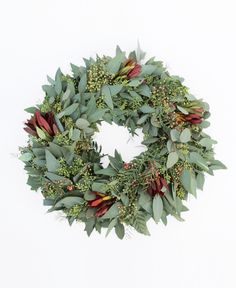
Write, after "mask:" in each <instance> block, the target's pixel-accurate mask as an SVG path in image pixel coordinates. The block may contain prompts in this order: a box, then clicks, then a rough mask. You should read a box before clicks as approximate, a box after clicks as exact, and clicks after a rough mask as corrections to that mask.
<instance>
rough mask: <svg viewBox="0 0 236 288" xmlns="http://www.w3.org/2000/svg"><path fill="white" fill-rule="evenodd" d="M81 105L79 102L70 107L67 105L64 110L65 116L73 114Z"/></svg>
mask: <svg viewBox="0 0 236 288" xmlns="http://www.w3.org/2000/svg"><path fill="white" fill-rule="evenodd" d="M78 107H79V103H73V104H72V105H70V106H69V107H67V108H66V109H65V110H63V111H62V112H63V114H64V115H63V116H68V115H71V114H72V113H73V112H75V110H76V109H77V108H78Z"/></svg>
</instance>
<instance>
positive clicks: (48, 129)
mask: <svg viewBox="0 0 236 288" xmlns="http://www.w3.org/2000/svg"><path fill="white" fill-rule="evenodd" d="M25 125H26V126H27V127H25V128H24V130H25V131H26V132H27V133H29V134H31V135H33V136H36V137H39V136H38V133H37V128H40V129H41V130H43V131H44V132H45V133H46V134H48V135H49V136H55V135H56V134H57V133H58V132H59V129H58V127H57V125H56V122H55V118H54V115H53V113H52V112H49V113H46V114H45V115H44V116H43V115H42V113H41V112H40V111H39V110H37V111H35V113H34V116H32V117H31V119H29V120H27V122H26V123H25Z"/></svg>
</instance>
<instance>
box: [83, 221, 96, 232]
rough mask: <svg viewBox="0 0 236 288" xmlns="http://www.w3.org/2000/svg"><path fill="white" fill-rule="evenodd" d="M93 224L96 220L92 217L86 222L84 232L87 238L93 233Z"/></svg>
mask: <svg viewBox="0 0 236 288" xmlns="http://www.w3.org/2000/svg"><path fill="white" fill-rule="evenodd" d="M95 222H96V220H95V218H94V217H91V218H89V219H88V220H87V221H86V223H85V228H84V230H85V231H86V232H87V235H88V236H90V235H91V233H92V232H93V229H94V226H95Z"/></svg>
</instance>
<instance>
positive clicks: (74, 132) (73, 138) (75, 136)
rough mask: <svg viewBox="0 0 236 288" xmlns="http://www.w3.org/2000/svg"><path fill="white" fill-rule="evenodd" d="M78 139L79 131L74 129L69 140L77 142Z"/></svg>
mask: <svg viewBox="0 0 236 288" xmlns="http://www.w3.org/2000/svg"><path fill="white" fill-rule="evenodd" d="M79 139H80V130H79V129H76V128H75V129H73V133H72V136H71V140H73V141H78V140H79Z"/></svg>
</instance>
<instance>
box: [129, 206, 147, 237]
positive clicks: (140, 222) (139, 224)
mask: <svg viewBox="0 0 236 288" xmlns="http://www.w3.org/2000/svg"><path fill="white" fill-rule="evenodd" d="M132 226H133V227H134V228H135V230H136V231H138V232H139V233H142V234H144V235H150V233H149V231H148V228H147V224H146V216H145V213H143V212H141V211H139V212H138V213H137V214H136V217H135V219H134V221H133V223H132Z"/></svg>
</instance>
